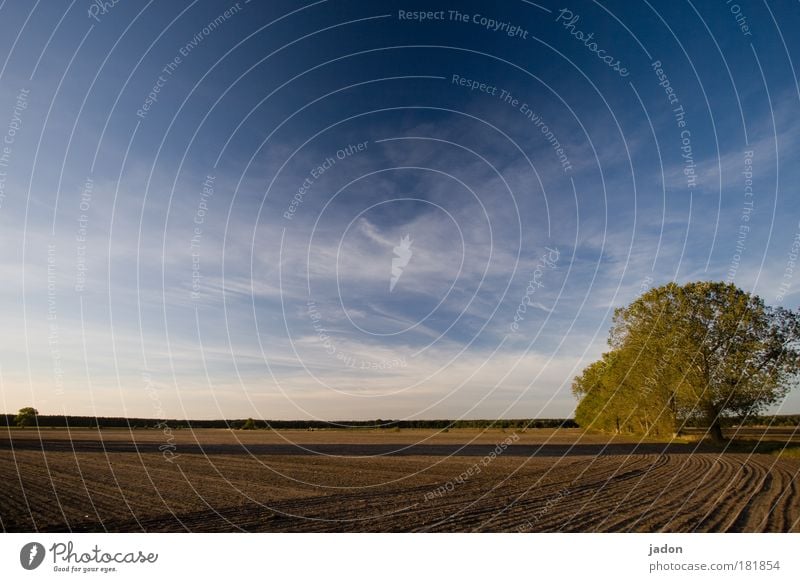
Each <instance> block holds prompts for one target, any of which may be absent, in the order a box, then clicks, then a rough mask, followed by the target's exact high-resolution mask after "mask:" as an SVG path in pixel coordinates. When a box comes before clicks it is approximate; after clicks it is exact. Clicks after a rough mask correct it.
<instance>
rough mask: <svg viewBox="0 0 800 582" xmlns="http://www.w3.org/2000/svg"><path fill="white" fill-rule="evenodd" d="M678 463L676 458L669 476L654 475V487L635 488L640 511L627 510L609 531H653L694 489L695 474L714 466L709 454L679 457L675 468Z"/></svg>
mask: <svg viewBox="0 0 800 582" xmlns="http://www.w3.org/2000/svg"><path fill="white" fill-rule="evenodd" d="M677 464H678V459H674V460H673V462H672V463H670V465H669V467H667V468H666V469H665V470H664V471H663V472H664V473H666V474H667V475H668V476H669V478H665V479H663V480H661V479H658V477H660V476H661V474H659V475H653V484H652V486H650V487H647V488H639V489H638V490H637V491H635V493H634V495H635V498H636V499H640V500H641V501H640V502H639V503H637V504H636V507H637V509H638V510H639V511H638V512H637V513H635V514H632V515H631V514H630V512H625V514H623V516H622V517H620V518H619V519H618V520H617V521H616V522H614V523H613V524H610V525H609V527H608V528H606V531H638V532H653V531H657V530H658V529H660V528H659V527H658V524H659V523H665V522H666V516H667V515H669V514H670V513H671V512H673V511H674V509H673V506H674V503H676V502H677V501H678V500H684V499H686V497H687V496H688V495H690V494H691V493H693V492H694V489H695V488H696V484H695V482H694V475H696V474H697V473H702V474H705V473H707V472H708V471H709V470H710V469H711V468H712V461H711V459H710V458H708V457H707V456H700V457H697V458H692V459H691V460H689V461H685V460H680V465H679V466H678V467H676V466H675V465H677Z"/></svg>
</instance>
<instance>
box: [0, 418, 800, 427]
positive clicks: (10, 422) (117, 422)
mask: <svg viewBox="0 0 800 582" xmlns="http://www.w3.org/2000/svg"><path fill="white" fill-rule="evenodd" d="M15 416H16V415H14V414H0V426H14V417H15ZM37 421H38V424H39V426H42V427H71V428H96V427H98V426H100V427H102V428H128V427H130V428H159V427H163V426H164V424H166V425H167V426H169V427H170V428H234V429H239V428H242V427H244V426H245V424H248V428H250V427H252V428H256V429H266V428H275V429H302V430H309V429H314V430H325V429H327V430H330V429H394V428H401V429H402V428H421V429H451V428H453V429H456V428H502V429H525V428H578V425H577V424H576V423H575V421H574V420H573V419H571V418H519V419H511V420H489V419H480V420H446V419H440V420H381V419H376V420H348V421H336V422H328V421H322V420H258V419H252V421H251V420H249V419H243V418H242V419H234V420H176V419H166V420H158V419H153V418H125V417H116V416H101V417H94V416H60V415H50V414H41V415H39V416H38V417H37ZM723 424H724V425H726V426H733V425H740V426H800V414H778V415H754V416H750V417H748V418H746V419H744V420H742V419H737V418H726V419H725V420H724V422H723ZM687 426H692V424H690V423H687Z"/></svg>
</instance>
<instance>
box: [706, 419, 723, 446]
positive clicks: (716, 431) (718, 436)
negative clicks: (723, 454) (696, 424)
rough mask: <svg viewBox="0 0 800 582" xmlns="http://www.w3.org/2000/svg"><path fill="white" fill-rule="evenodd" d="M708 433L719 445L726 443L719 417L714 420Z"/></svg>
mask: <svg viewBox="0 0 800 582" xmlns="http://www.w3.org/2000/svg"><path fill="white" fill-rule="evenodd" d="M708 433H709V434H710V435H711V438H712V439H713V440H714V441H715V442H718V443H722V442H725V440H726V439H725V437H724V436H723V435H722V423H721V422H720V420H719V416H717V417H716V418H714V419H713V420H712V421H711V426H710V427H708Z"/></svg>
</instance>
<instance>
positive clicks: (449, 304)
mask: <svg viewBox="0 0 800 582" xmlns="http://www.w3.org/2000/svg"><path fill="white" fill-rule="evenodd" d="M798 27H800V8H799V7H798V5H797V4H796V3H790V2H774V3H767V2H763V3H759V2H747V3H745V2H741V3H739V4H737V3H734V2H732V1H729V2H726V1H723V0H720V1H713V2H712V1H702V2H700V1H697V0H694V1H688V0H686V1H678V2H650V1H648V0H644V1H642V2H637V3H631V2H625V1H623V0H619V1H614V2H606V1H603V2H570V3H568V4H563V3H553V2H548V1H546V0H543V1H542V2H537V3H534V2H529V1H527V0H508V1H503V2H488V1H483V2H467V1H460V2H454V3H438V2H416V3H415V2H403V1H401V2H390V1H382V2H357V1H350V0H320V1H316V2H308V3H306V2H288V1H281V0H279V1H269V2H258V1H256V0H253V1H252V2H246V1H244V0H241V1H240V2H234V3H231V2H210V1H201V0H197V1H193V2H169V3H164V2H161V3H156V2H147V3H145V2H132V1H128V0H120V1H117V2H105V3H103V2H90V1H88V0H73V1H71V2H70V1H55V0H54V1H46V2H44V1H36V2H27V1H22V0H5V1H3V2H0V133H2V137H1V138H0V139H2V140H3V143H2V144H0V240H2V249H3V252H2V253H1V254H0V270H2V276H3V281H4V284H3V285H2V286H1V287H0V316H1V317H2V322H3V327H4V329H5V333H4V334H3V335H2V339H0V394H2V402H0V405H1V406H2V409H3V410H5V411H7V412H13V411H16V410H17V409H19V408H21V407H23V406H29V405H32V406H35V407H36V408H37V409H38V410H39V411H40V412H41V413H46V414H60V413H66V414H76V415H98V416H137V417H148V418H244V417H254V418H266V419H311V418H314V419H326V420H338V419H375V418H384V419H388V418H392V419H414V418H532V417H568V416H570V415H571V414H572V412H573V410H574V407H575V405H576V401H575V399H574V397H573V396H572V394H571V391H570V386H571V383H572V380H573V378H574V377H575V376H576V375H577V374H579V373H580V372H581V370H582V369H583V368H584V367H585V366H586V365H588V364H589V363H591V362H592V361H594V360H595V359H597V358H598V357H599V355H600V354H601V353H602V352H603V351H605V350H606V349H607V344H606V340H607V336H608V330H609V327H610V323H611V316H612V315H613V311H614V309H615V308H618V307H622V306H624V305H626V304H628V303H629V302H630V301H632V300H633V299H635V298H636V297H637V296H638V295H639V294H640V293H642V292H643V291H644V290H646V289H648V288H651V287H654V286H658V285H662V284H665V283H667V282H670V281H677V282H679V283H684V282H688V281H695V280H724V281H730V282H734V283H735V284H736V285H738V286H739V287H741V288H742V289H744V290H746V291H750V292H753V293H757V294H758V295H760V296H761V297H762V298H763V299H764V300H765V302H766V303H768V304H770V305H783V306H785V307H787V308H792V309H796V308H797V307H798V303H800V293H798V291H799V290H800V270H798V269H800V267H797V266H795V263H794V262H793V261H796V258H797V253H798V250H800V197H798V195H797V187H796V184H798V183H800V175H799V174H800V168H798V164H797V163H796V160H797V156H798V153H799V146H800V115H798V112H800V108H799V106H800V86H799V85H798V79H797V74H796V70H795V62H798V63H799V64H800V40H798V35H797V34H795V31H796V30H797V29H798ZM772 410H773V411H774V412H781V413H798V412H800V394H798V391H797V390H795V391H794V392H793V393H792V394H790V396H789V397H788V398H787V399H786V400H785V401H784V402H782V403H781V404H780V406H776V407H774V408H773V409H772Z"/></svg>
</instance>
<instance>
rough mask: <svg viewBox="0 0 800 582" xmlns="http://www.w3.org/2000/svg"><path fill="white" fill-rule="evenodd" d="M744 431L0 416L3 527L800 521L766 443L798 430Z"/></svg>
mask: <svg viewBox="0 0 800 582" xmlns="http://www.w3.org/2000/svg"><path fill="white" fill-rule="evenodd" d="M762 433H763V434H762ZM738 436H739V437H746V438H749V439H752V440H751V444H752V443H755V442H756V441H759V440H760V441H762V442H761V444H760V445H759V448H758V449H755V450H758V451H759V452H758V453H753V452H750V451H752V450H754V449H753V447H752V446H749V445H742V443H741V442H740V443H737V445H736V446H735V447H729V448H728V449H725V448H724V447H723V448H721V447H712V446H710V445H707V444H698V443H692V442H672V443H658V442H646V443H639V442H638V441H636V440H634V439H626V438H620V437H617V438H611V437H608V436H604V435H597V434H584V433H583V432H581V431H580V430H578V429H559V430H550V429H537V430H528V431H524V432H523V431H515V430H512V429H508V430H506V431H500V430H489V431H479V430H451V431H449V432H446V433H443V432H438V431H432V430H430V431H428V430H400V431H392V430H341V431H338V430H330V431H280V432H279V431H265V430H257V431H228V430H215V429H205V430H198V431H190V430H175V431H172V432H167V433H165V432H164V431H162V430H158V429H149V430H146V429H138V430H128V429H106V430H99V431H98V430H90V429H79V430H72V431H67V430H65V429H44V428H43V429H41V430H36V429H30V428H28V429H24V430H19V429H12V430H6V429H2V431H1V432H0V480H1V481H2V483H3V488H2V490H1V491H0V525H1V526H2V529H3V530H5V531H17V532H19V531H49V532H55V531H125V532H135V531H276V532H277V531H359V532H360V531H402V532H407V531H414V532H418V531H490V532H494V531H546V532H556V531H579V532H589V531H611V532H625V531H638V532H654V531H668V532H691V531H713V532H723V531H733V532H763V531H767V532H789V531H793V532H800V495H799V494H798V485H799V484H800V458H797V457H793V456H790V455H777V454H775V453H774V451H773V452H772V453H771V454H766V453H764V452H761V451H765V450H768V449H774V448H776V446H775V444H776V443H785V442H789V441H791V440H792V439H794V438H795V437H794V433H793V431H792V430H791V429H789V430H784V431H780V430H770V431H766V432H764V431H761V432H759V431H758V430H757V429H748V430H747V431H743V432H742V433H741V434H739V435H738ZM765 440H766V441H769V443H766V444H770V443H771V445H770V446H768V447H765V446H763V445H764V444H765V442H764V441H765ZM798 444H800V440H797V439H796V440H795V441H794V443H793V445H794V446H795V447H796V446H797V445H798ZM503 445H505V448H504V447H503ZM781 446H782V445H781ZM777 448H780V447H777ZM732 451H733V452H732Z"/></svg>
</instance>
